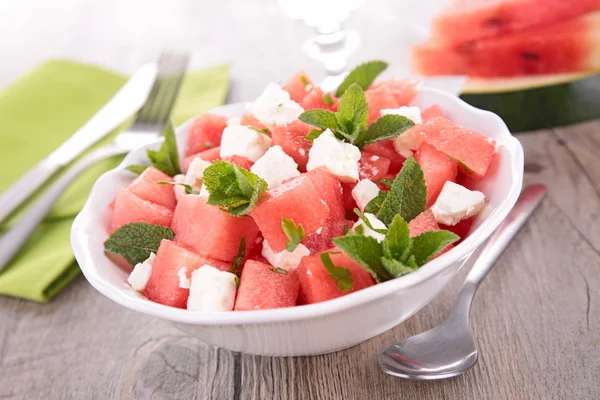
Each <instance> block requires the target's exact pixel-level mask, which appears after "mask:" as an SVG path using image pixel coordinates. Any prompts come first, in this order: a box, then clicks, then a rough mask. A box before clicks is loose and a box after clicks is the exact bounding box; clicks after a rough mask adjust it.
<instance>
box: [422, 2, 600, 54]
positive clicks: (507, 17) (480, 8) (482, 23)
mask: <svg viewBox="0 0 600 400" xmlns="http://www.w3.org/2000/svg"><path fill="white" fill-rule="evenodd" d="M599 8H600V1H598V0H577V1H565V0H487V1H480V0H455V1H454V2H453V3H451V4H450V5H449V6H448V7H447V8H446V9H445V10H444V12H443V13H442V14H441V15H439V16H438V17H437V18H435V19H434V21H433V26H432V30H433V36H434V37H435V39H436V40H439V41H446V42H453V43H459V42H466V41H471V40H475V39H481V38H487V37H492V36H503V35H506V34H509V33H511V32H516V31H521V30H525V29H530V28H532V27H539V26H545V25H548V24H553V23H557V22H562V21H565V20H568V19H571V18H574V17H577V16H579V15H583V14H585V13H588V12H590V11H593V10H597V9H599Z"/></svg>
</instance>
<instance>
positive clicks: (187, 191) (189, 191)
mask: <svg viewBox="0 0 600 400" xmlns="http://www.w3.org/2000/svg"><path fill="white" fill-rule="evenodd" d="M156 183H157V184H158V185H173V186H182V187H183V188H184V189H185V194H196V195H197V194H200V192H198V191H197V190H196V189H194V188H193V187H192V186H190V185H188V184H187V183H178V182H166V181H158V182H156Z"/></svg>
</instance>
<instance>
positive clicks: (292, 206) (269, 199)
mask: <svg viewBox="0 0 600 400" xmlns="http://www.w3.org/2000/svg"><path fill="white" fill-rule="evenodd" d="M328 215H329V205H328V204H327V203H325V201H323V199H322V198H321V195H320V194H319V192H318V190H317V188H316V187H315V185H314V184H313V182H312V180H311V179H310V178H309V177H308V176H307V175H306V174H302V175H300V176H298V177H295V178H291V179H289V180H287V181H284V183H283V184H282V185H280V186H277V187H275V188H272V189H269V190H267V192H266V193H265V194H264V195H263V197H262V199H261V200H260V202H259V203H258V205H257V206H256V207H255V208H254V209H253V210H251V211H250V216H251V217H252V218H253V219H254V221H255V222H256V224H257V225H258V227H259V228H260V231H261V232H262V234H263V236H264V238H265V240H266V241H267V242H269V245H270V246H271V249H273V251H274V252H276V253H277V252H280V251H283V250H285V243H286V242H287V240H288V239H287V237H286V235H285V233H284V232H283V228H282V227H281V220H282V218H283V217H285V218H289V219H291V220H293V221H294V223H295V224H297V225H302V228H303V229H304V233H305V235H310V234H311V233H313V232H316V231H317V229H319V228H321V227H322V226H323V224H324V223H325V221H326V220H327V217H328Z"/></svg>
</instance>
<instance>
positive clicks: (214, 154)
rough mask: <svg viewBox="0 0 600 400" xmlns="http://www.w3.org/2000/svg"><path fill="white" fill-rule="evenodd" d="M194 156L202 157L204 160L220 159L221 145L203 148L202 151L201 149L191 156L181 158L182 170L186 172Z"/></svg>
mask: <svg viewBox="0 0 600 400" xmlns="http://www.w3.org/2000/svg"><path fill="white" fill-rule="evenodd" d="M196 157H200V158H201V159H203V160H205V161H210V162H213V161H215V160H220V159H221V146H217V147H213V148H212V149H208V150H204V151H201V152H200V153H197V154H193V155H191V156H187V157H186V158H185V159H184V160H183V167H182V169H183V172H187V170H188V168H189V167H190V164H191V163H192V161H194V158H196Z"/></svg>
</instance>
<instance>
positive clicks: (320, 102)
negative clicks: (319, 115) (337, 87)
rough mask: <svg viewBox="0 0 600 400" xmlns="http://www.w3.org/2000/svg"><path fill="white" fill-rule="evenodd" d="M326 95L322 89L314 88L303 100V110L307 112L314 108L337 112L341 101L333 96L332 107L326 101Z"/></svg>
mask: <svg viewBox="0 0 600 400" xmlns="http://www.w3.org/2000/svg"><path fill="white" fill-rule="evenodd" d="M324 96H325V93H324V92H323V90H322V89H321V88H320V87H314V88H313V89H312V90H311V91H310V92H308V94H307V95H306V96H304V99H303V100H302V104H300V105H301V106H302V108H304V109H305V110H312V109H314V108H321V109H324V110H331V111H337V109H338V105H339V103H340V101H339V100H338V99H337V98H336V97H335V96H334V95H332V94H330V96H331V105H329V104H327V103H326V102H325V100H324Z"/></svg>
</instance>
